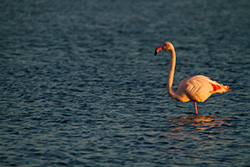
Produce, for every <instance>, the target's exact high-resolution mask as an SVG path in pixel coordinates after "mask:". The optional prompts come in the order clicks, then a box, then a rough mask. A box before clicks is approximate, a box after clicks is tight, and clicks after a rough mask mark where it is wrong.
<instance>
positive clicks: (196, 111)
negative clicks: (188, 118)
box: [194, 101, 198, 116]
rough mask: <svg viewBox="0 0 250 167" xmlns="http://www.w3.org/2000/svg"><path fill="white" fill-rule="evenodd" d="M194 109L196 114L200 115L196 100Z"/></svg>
mask: <svg viewBox="0 0 250 167" xmlns="http://www.w3.org/2000/svg"><path fill="white" fill-rule="evenodd" d="M194 109H195V114H196V116H198V110H197V104H196V101H195V102H194Z"/></svg>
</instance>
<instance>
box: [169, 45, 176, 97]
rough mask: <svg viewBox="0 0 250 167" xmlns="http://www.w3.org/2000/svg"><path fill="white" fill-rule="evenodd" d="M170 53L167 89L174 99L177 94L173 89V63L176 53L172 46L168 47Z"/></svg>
mask: <svg viewBox="0 0 250 167" xmlns="http://www.w3.org/2000/svg"><path fill="white" fill-rule="evenodd" d="M170 53H171V64H170V69H169V74H168V84H167V91H168V94H169V96H170V97H172V98H173V99H176V98H177V95H176V93H175V92H174V90H173V80H174V70H175V63H176V54H175V50H174V47H172V48H171V49H170Z"/></svg>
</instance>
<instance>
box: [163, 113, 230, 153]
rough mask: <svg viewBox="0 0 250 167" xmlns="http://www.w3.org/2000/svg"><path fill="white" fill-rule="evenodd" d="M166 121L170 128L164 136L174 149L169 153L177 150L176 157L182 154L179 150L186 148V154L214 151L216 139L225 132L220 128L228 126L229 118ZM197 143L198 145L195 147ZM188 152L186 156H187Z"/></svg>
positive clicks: (178, 118) (209, 117)
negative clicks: (195, 151) (194, 151)
mask: <svg viewBox="0 0 250 167" xmlns="http://www.w3.org/2000/svg"><path fill="white" fill-rule="evenodd" d="M166 120H167V121H168V122H169V123H170V126H169V128H168V129H167V130H166V131H165V132H164V136H166V137H167V141H168V143H169V144H170V145H171V148H173V145H174V148H175V149H172V150H171V151H173V152H176V151H177V150H178V151H177V152H178V156H181V154H183V152H180V150H186V148H189V149H188V150H189V151H188V152H190V151H191V150H190V149H193V150H203V151H208V150H212V149H214V147H216V144H215V143H216V142H217V140H216V139H217V138H219V137H222V136H223V135H224V134H225V133H226V132H227V130H226V129H225V128H221V126H222V125H223V126H228V125H229V124H230V123H228V121H227V120H230V118H229V117H220V116H203V115H199V116H187V117H177V118H168V119H166ZM176 142H177V143H176ZM197 143H199V144H198V145H197ZM184 152H185V151H184ZM188 152H187V154H189V153H188ZM184 154H185V153H184ZM189 155H190V154H189Z"/></svg>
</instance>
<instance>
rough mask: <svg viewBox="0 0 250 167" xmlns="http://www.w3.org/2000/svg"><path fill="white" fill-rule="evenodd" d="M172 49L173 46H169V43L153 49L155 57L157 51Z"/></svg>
mask: <svg viewBox="0 0 250 167" xmlns="http://www.w3.org/2000/svg"><path fill="white" fill-rule="evenodd" d="M173 47H174V46H173V44H171V43H170V42H165V43H164V44H163V45H160V46H158V47H157V48H156V49H155V56H156V54H157V53H158V52H159V51H161V50H171V49H172V48H173Z"/></svg>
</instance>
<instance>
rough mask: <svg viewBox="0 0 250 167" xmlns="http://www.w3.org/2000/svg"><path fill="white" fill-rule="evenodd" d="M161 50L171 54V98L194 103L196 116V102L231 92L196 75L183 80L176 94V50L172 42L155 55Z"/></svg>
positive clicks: (158, 48) (169, 87)
mask: <svg viewBox="0 0 250 167" xmlns="http://www.w3.org/2000/svg"><path fill="white" fill-rule="evenodd" d="M161 50H169V51H170V52H171V64H170V71H169V75H168V84H167V90H168V94H169V96H170V97H171V98H173V99H176V100H178V101H181V102H188V101H193V102H194V106H195V113H196V115H198V110H197V104H196V102H204V101H205V100H206V99H208V98H209V97H210V96H211V95H212V94H214V93H224V92H227V91H230V90H229V86H224V85H222V84H219V83H217V82H216V81H212V80H210V79H209V78H208V77H206V76H203V75H196V76H193V77H188V78H185V79H183V80H182V81H181V82H180V84H179V86H178V90H177V91H176V92H174V91H173V86H172V85H173V79H174V70H175V64H176V54H175V49H174V46H173V45H172V44H171V43H170V42H165V43H164V44H163V45H160V46H158V47H157V48H156V49H155V55H156V54H157V53H158V52H159V51H161Z"/></svg>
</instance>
